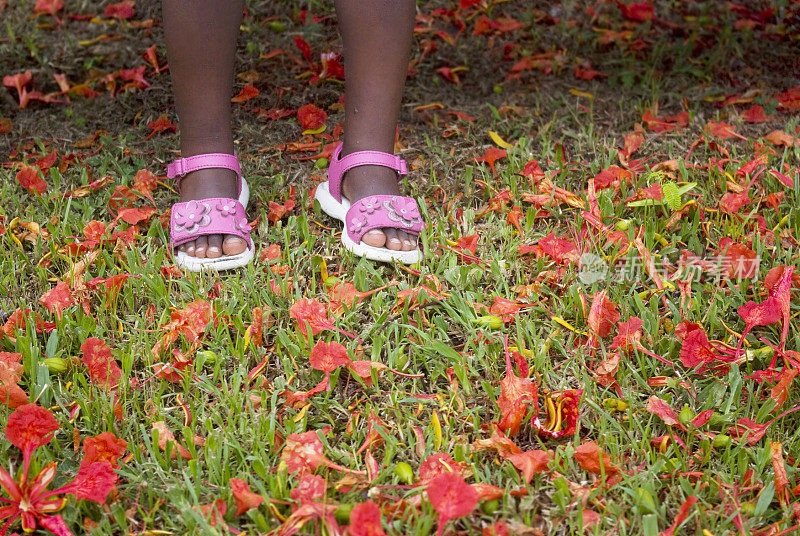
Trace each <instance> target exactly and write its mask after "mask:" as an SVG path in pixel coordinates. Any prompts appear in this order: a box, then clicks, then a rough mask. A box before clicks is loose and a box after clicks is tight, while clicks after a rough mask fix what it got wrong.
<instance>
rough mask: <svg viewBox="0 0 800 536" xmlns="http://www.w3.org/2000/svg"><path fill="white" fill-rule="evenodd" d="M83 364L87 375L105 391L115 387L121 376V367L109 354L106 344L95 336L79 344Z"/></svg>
mask: <svg viewBox="0 0 800 536" xmlns="http://www.w3.org/2000/svg"><path fill="white" fill-rule="evenodd" d="M81 351H82V352H83V364H84V365H86V369H87V370H88V371H89V377H90V378H91V379H92V382H93V383H96V384H97V385H99V386H100V387H102V388H103V389H105V390H106V391H111V390H113V389H116V388H117V386H118V385H119V379H120V378H121V377H122V369H121V368H119V365H118V364H117V361H116V360H115V359H114V357H113V356H112V355H111V349H110V348H109V347H108V345H107V344H106V343H105V342H104V341H102V340H100V339H98V338H97V337H90V338H88V339H86V342H84V343H83V344H82V345H81Z"/></svg>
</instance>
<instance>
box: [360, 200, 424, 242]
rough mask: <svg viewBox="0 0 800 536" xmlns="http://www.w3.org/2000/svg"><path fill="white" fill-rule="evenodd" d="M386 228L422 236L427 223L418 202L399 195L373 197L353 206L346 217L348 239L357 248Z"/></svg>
mask: <svg viewBox="0 0 800 536" xmlns="http://www.w3.org/2000/svg"><path fill="white" fill-rule="evenodd" d="M384 227H389V228H392V229H397V230H399V231H405V232H406V233H409V234H413V235H419V233H420V231H421V230H422V228H423V222H422V216H420V213H419V206H418V205H417V201H416V200H415V199H414V198H413V197H403V196H399V195H372V196H369V197H365V198H363V199H359V200H358V201H356V202H355V203H353V205H352V206H351V207H350V210H348V211H347V215H346V216H345V229H346V232H347V235H348V236H349V237H350V239H351V240H352V241H353V242H355V243H356V244H357V243H359V242H360V241H361V238H362V237H363V236H364V235H365V234H366V233H367V232H368V231H371V230H373V229H381V228H384Z"/></svg>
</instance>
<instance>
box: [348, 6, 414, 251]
mask: <svg viewBox="0 0 800 536" xmlns="http://www.w3.org/2000/svg"><path fill="white" fill-rule="evenodd" d="M414 9H415V2H414V0H336V12H337V14H338V17H339V27H340V31H341V34H342V40H343V41H344V56H345V94H346V96H347V97H346V99H345V137H344V148H343V151H342V153H343V154H344V155H347V154H350V153H352V152H356V151H366V150H373V151H383V152H386V153H393V152H394V139H395V132H396V129H397V119H398V116H399V113H400V102H401V99H402V96H403V86H404V84H405V78H406V72H407V70H408V57H409V51H410V49H411V39H412V34H413V30H414ZM343 189H344V194H345V196H346V197H347V198H348V199H349V200H350V201H351V202H354V201H357V200H358V199H361V198H363V197H367V196H370V195H376V194H399V193H400V190H399V188H398V186H397V175H396V174H395V173H394V171H393V170H391V169H389V168H385V167H381V166H359V167H356V168H353V169H351V170H350V171H348V172H347V175H346V176H345V180H344V183H343ZM362 240H363V242H364V243H366V244H369V245H371V246H376V247H383V246H384V245H385V247H387V248H389V249H394V250H410V249H414V248H415V247H416V237H414V236H413V235H409V234H407V233H405V232H402V231H397V230H395V229H388V228H387V229H384V231H380V230H377V229H376V230H374V231H370V232H369V233H367V234H366V235H364V238H363V239H362Z"/></svg>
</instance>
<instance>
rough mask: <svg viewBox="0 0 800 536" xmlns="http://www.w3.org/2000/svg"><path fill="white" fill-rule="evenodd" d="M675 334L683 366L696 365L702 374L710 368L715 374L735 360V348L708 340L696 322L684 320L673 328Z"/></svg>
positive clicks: (721, 371)
mask: <svg viewBox="0 0 800 536" xmlns="http://www.w3.org/2000/svg"><path fill="white" fill-rule="evenodd" d="M675 335H676V337H677V338H678V340H680V341H681V342H682V346H681V354H680V358H681V363H682V364H683V366H684V367H689V368H694V367H698V366H699V367H698V369H697V372H698V373H700V374H704V373H706V372H707V371H709V370H711V371H712V372H714V373H715V374H719V373H724V372H727V370H728V368H729V365H728V363H732V362H734V361H736V360H737V357H736V349H735V348H731V347H730V346H728V345H727V344H724V343H721V342H719V341H713V342H712V341H709V340H708V335H706V332H705V330H704V329H703V328H702V327H700V326H699V325H698V324H694V323H692V322H688V321H684V322H681V323H680V324H678V326H677V327H676V328H675Z"/></svg>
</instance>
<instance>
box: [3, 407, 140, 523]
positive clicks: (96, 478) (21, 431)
mask: <svg viewBox="0 0 800 536" xmlns="http://www.w3.org/2000/svg"><path fill="white" fill-rule="evenodd" d="M56 430H58V422H57V421H56V419H55V417H53V414H52V413H50V412H49V411H47V410H46V409H44V408H42V407H40V406H37V405H35V404H26V405H24V406H21V407H20V408H18V409H16V410H15V411H14V412H13V413H12V414H11V416H9V418H8V422H7V423H6V430H5V432H6V437H7V438H8V440H9V441H11V443H12V444H14V445H15V446H17V447H19V448H20V449H21V450H22V455H23V469H22V474H21V475H17V478H16V479H15V478H12V476H11V475H10V474H9V473H8V472H7V471H6V470H5V469H3V468H0V488H2V489H3V491H4V492H5V494H6V495H7V496H8V498H2V497H0V501H1V502H3V503H6V506H3V507H2V508H0V522H4V524H3V534H5V531H6V529H7V528H8V527H10V526H11V524H12V523H14V522H15V521H16V520H17V519H20V520H21V523H22V529H23V530H24V531H25V532H33V531H35V530H36V527H37V526H41V527H43V528H45V529H47V530H49V531H51V532H53V533H55V534H57V535H58V536H71V535H72V532H71V531H70V530H69V528H68V527H67V525H66V523H65V522H64V519H63V518H62V517H61V516H60V515H54V514H55V513H56V512H58V511H59V510H60V509H61V508H62V507H63V506H64V504H65V503H66V502H67V500H66V499H65V498H63V497H58V496H59V495H65V494H68V493H70V494H72V495H75V497H76V498H77V499H78V500H83V499H86V500H90V501H95V502H97V503H101V504H102V503H104V502H105V500H106V497H107V496H108V494H109V493H110V492H111V490H113V489H114V488H115V487H116V483H117V474H116V473H115V472H114V469H113V466H112V464H116V461H117V458H118V457H119V455H121V454H122V452H121V451H119V450H117V451H115V453H112V454H110V455H108V456H105V459H104V460H103V461H94V462H91V463H82V464H81V467H80V469H79V470H78V474H77V475H76V476H75V478H74V479H73V480H72V482H70V483H68V484H67V485H65V486H62V487H60V488H58V489H55V490H53V491H50V490H48V489H47V486H48V485H49V484H50V483H51V482H52V481H53V478H55V476H56V467H57V466H58V464H57V463H55V462H53V463H49V464H47V465H45V466H44V467H43V468H42V470H41V471H39V473H38V474H37V475H36V476H34V477H33V478H31V479H29V478H28V470H29V468H30V459H31V455H32V453H33V451H34V450H35V449H37V448H38V447H41V446H42V445H45V444H47V443H48V442H50V440H51V439H52V438H53V433H54V432H55V431H56ZM101 436H103V438H102V439H100V440H99V441H100V442H104V441H106V440H108V441H109V442H110V443H113V444H115V445H117V446H119V445H120V443H119V442H120V441H121V440H118V439H117V438H116V437H114V436H113V434H108V436H112V437H113V440H112V439H111V437H108V436H104V435H103V434H101V435H100V436H98V438H100V437H101ZM98 438H94V439H98ZM121 443H122V444H123V445H124V444H125V442H124V441H121ZM84 448H86V446H84ZM122 450H123V451H124V446H123V447H122ZM87 452H88V451H87ZM84 461H85V460H84Z"/></svg>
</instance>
